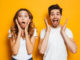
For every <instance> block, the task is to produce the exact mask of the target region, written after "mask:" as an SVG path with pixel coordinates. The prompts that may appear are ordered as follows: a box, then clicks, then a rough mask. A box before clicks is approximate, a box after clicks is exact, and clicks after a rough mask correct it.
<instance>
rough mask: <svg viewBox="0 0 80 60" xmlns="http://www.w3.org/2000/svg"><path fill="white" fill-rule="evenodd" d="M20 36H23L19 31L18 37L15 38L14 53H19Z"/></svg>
mask: <svg viewBox="0 0 80 60" xmlns="http://www.w3.org/2000/svg"><path fill="white" fill-rule="evenodd" d="M20 36H21V33H18V37H17V39H16V40H15V43H14V45H13V47H12V52H13V53H14V54H17V53H18V49H19V45H20Z"/></svg>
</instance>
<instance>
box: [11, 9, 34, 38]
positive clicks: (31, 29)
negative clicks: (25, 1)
mask: <svg viewBox="0 0 80 60" xmlns="http://www.w3.org/2000/svg"><path fill="white" fill-rule="evenodd" d="M20 11H26V12H27V13H28V15H29V19H30V20H31V22H30V23H29V26H28V34H29V36H30V37H32V35H33V33H34V24H33V16H32V14H31V13H30V11H29V10H27V9H25V8H24V9H23V8H22V9H19V10H18V11H17V12H16V14H15V16H14V18H13V22H14V24H13V26H12V27H11V33H12V37H13V38H17V35H18V27H17V24H16V19H17V18H18V14H19V12H20Z"/></svg>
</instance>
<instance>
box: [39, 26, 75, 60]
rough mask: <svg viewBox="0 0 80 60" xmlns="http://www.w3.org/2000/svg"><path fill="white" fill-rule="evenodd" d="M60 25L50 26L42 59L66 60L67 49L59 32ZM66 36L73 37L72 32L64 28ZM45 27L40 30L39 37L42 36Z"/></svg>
mask: <svg viewBox="0 0 80 60" xmlns="http://www.w3.org/2000/svg"><path fill="white" fill-rule="evenodd" d="M60 30H61V27H58V28H52V27H51V31H50V34H49V39H48V45H47V49H46V51H45V53H44V57H43V60H67V50H66V46H65V43H64V40H63V38H62V35H61V33H60ZM65 32H66V34H67V36H68V37H70V38H73V34H72V32H71V31H70V30H69V29H68V28H66V30H65ZM44 36H45V29H43V30H42V31H41V34H40V39H42V38H44Z"/></svg>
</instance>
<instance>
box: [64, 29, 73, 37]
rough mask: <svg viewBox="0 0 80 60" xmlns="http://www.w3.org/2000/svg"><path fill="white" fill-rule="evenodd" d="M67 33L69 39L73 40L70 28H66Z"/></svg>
mask: <svg viewBox="0 0 80 60" xmlns="http://www.w3.org/2000/svg"><path fill="white" fill-rule="evenodd" d="M65 32H66V34H67V35H68V37H70V38H73V33H72V31H71V30H70V29H69V28H66V30H65Z"/></svg>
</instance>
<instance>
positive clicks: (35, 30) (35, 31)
mask: <svg viewBox="0 0 80 60" xmlns="http://www.w3.org/2000/svg"><path fill="white" fill-rule="evenodd" d="M34 36H35V37H37V29H36V28H35V29H34Z"/></svg>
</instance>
